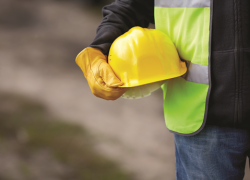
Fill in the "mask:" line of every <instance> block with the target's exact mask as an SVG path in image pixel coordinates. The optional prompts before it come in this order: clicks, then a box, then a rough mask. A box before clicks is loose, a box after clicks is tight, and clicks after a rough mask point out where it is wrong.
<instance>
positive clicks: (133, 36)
mask: <svg viewBox="0 0 250 180" xmlns="http://www.w3.org/2000/svg"><path fill="white" fill-rule="evenodd" d="M108 63H109V64H110V66H111V67H112V69H113V71H114V72H115V74H116V75H117V77H118V78H119V79H120V80H121V81H122V82H123V83H124V85H122V86H121V87H135V86H141V85H145V84H149V83H153V82H157V81H162V80H166V79H170V78H174V77H178V76H181V75H183V74H184V73H185V72H186V71H187V68H186V64H185V62H182V61H181V60H180V58H179V55H178V52H177V50H176V48H175V46H174V44H173V42H172V41H171V39H170V38H169V37H168V36H167V35H166V34H165V33H163V32H161V31H159V30H156V29H147V28H141V27H133V28H131V29H130V30H129V31H128V32H126V33H124V34H123V35H121V36H119V37H118V38H117V39H116V40H115V41H114V42H113V44H112V45H111V47H110V51H109V55H108Z"/></svg>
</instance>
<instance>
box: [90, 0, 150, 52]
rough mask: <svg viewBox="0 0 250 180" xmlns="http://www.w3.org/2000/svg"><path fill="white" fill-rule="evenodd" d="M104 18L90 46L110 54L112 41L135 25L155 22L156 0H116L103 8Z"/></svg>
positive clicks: (146, 24)
mask: <svg viewBox="0 0 250 180" xmlns="http://www.w3.org/2000/svg"><path fill="white" fill-rule="evenodd" d="M102 13H103V20H102V22H101V24H100V25H99V26H98V28H97V33H96V37H95V39H94V41H93V42H92V43H91V44H90V47H94V48H99V49H100V50H101V51H102V52H103V53H104V54H105V55H107V54H108V52H109V49H110V46H111V44H112V42H113V41H114V40H115V39H116V38H117V37H118V36H120V35H122V34H123V33H125V32H127V31H128V30H129V29H130V28H132V27H134V26H141V27H148V25H149V23H152V24H154V0H116V1H115V2H113V3H112V4H110V5H107V6H104V7H103V9H102Z"/></svg>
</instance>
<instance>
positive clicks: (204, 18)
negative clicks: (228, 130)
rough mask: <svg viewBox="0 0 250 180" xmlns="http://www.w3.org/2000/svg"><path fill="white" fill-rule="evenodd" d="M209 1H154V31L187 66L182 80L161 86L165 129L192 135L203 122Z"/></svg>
mask: <svg viewBox="0 0 250 180" xmlns="http://www.w3.org/2000/svg"><path fill="white" fill-rule="evenodd" d="M210 7H212V0H155V28H156V29H158V30H161V31H162V32H164V33H166V34H167V35H168V36H169V37H170V38H171V40H172V41H173V43H174V44H175V46H176V48H177V50H178V53H179V56H180V58H181V59H182V60H185V61H187V62H188V63H187V64H188V73H187V74H186V75H185V76H182V77H178V78H174V79H170V80H168V81H167V82H166V83H165V84H164V85H163V86H162V89H163V94H164V116H165V122H166V126H167V128H168V129H169V130H170V131H171V132H174V133H176V134H181V135H194V134H197V133H198V132H200V131H201V130H202V128H203V127H204V125H205V122H206V116H207V110H208V100H209V93H210V89H211V83H210V79H211V78H210V49H211V47H210V44H211V42H210V41H211V38H210V37H211V25H212V23H211V21H212V12H211V10H212V8H210Z"/></svg>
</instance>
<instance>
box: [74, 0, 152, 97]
mask: <svg viewBox="0 0 250 180" xmlns="http://www.w3.org/2000/svg"><path fill="white" fill-rule="evenodd" d="M103 16H104V17H103V20H102V22H101V24H100V25H99V27H98V28H97V35H96V38H95V39H94V41H93V42H92V43H91V44H90V46H89V47H87V48H85V49H84V50H83V51H81V52H80V53H79V54H78V56H77V57H76V63H77V65H78V66H79V67H80V68H81V70H82V71H83V74H84V75H85V77H86V79H87V81H88V84H89V87H90V89H91V91H92V93H93V94H94V95H95V96H97V97H100V98H103V99H106V100H115V99H117V98H119V97H120V96H121V95H122V94H123V93H124V92H126V90H127V88H121V87H120V86H122V85H123V82H121V81H120V79H118V78H117V77H116V75H115V73H114V72H113V70H112V68H111V67H110V65H109V64H108V63H107V56H106V55H108V52H109V49H110V46H111V44H112V43H113V41H114V40H115V39H116V38H117V37H118V36H120V35H122V34H123V33H125V32H126V31H128V30H129V29H130V28H132V27H134V26H141V27H148V25H149V23H150V22H151V23H154V0H116V1H115V2H114V3H112V4H110V5H107V6H105V7H104V8H103Z"/></svg>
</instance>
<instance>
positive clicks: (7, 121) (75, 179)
mask: <svg viewBox="0 0 250 180" xmlns="http://www.w3.org/2000/svg"><path fill="white" fill-rule="evenodd" d="M0 118H1V120H0V144H1V143H2V144H3V143H4V142H8V141H17V142H18V146H19V147H18V153H19V154H20V156H24V157H25V154H31V153H34V152H37V151H39V150H41V149H46V150H47V151H48V152H50V153H51V154H52V156H53V157H54V158H55V159H56V161H58V162H59V163H61V164H64V165H67V167H70V169H71V171H70V174H69V175H68V177H70V178H69V179H71V180H132V178H131V177H130V176H129V175H128V174H126V173H125V172H123V171H122V170H121V169H120V168H119V167H118V166H117V165H116V164H115V163H113V162H111V161H110V160H108V159H106V158H104V157H102V156H101V155H99V154H97V153H96V152H95V151H94V150H93V148H92V147H93V142H92V140H91V137H90V136H89V135H88V133H87V132H86V131H84V129H82V128H80V127H79V126H76V125H72V124H68V123H65V122H63V121H61V120H60V119H58V118H55V117H53V116H51V115H50V114H49V113H48V111H47V110H46V108H45V107H44V106H42V105H41V104H38V103H36V102H32V101H30V100H27V99H25V98H22V97H19V96H13V95H6V94H0ZM48 166H50V164H48ZM21 171H23V173H24V174H26V175H27V174H32V172H30V170H29V165H28V164H25V165H23V166H22V167H21ZM20 179H21V178H20ZM61 179H68V178H61Z"/></svg>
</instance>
